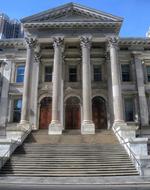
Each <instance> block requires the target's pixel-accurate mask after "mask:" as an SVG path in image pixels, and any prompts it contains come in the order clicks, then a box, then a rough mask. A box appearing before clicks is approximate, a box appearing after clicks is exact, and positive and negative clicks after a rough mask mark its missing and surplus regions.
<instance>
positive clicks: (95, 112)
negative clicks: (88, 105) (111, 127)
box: [92, 96, 107, 129]
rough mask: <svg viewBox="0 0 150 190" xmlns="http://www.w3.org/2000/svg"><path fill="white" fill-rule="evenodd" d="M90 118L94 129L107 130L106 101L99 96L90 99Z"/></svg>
mask: <svg viewBox="0 0 150 190" xmlns="http://www.w3.org/2000/svg"><path fill="white" fill-rule="evenodd" d="M92 118H93V122H94V124H95V129H107V112H106V101H105V100H104V99H103V98H102V97H100V96H96V97H94V98H93V99H92Z"/></svg>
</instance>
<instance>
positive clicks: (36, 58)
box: [34, 44, 41, 62]
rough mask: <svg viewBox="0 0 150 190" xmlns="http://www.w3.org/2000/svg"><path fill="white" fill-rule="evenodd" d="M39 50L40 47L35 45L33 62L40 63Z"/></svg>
mask: <svg viewBox="0 0 150 190" xmlns="http://www.w3.org/2000/svg"><path fill="white" fill-rule="evenodd" d="M40 51H41V49H40V45H39V44H37V45H36V46H35V49H34V59H35V62H40V59H41V52H40Z"/></svg>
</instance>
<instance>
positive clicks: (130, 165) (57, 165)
mask: <svg viewBox="0 0 150 190" xmlns="http://www.w3.org/2000/svg"><path fill="white" fill-rule="evenodd" d="M10 166H11V167H16V168H17V167H18V168H19V167H20V168H21V167H24V166H25V167H26V168H28V167H35V166H36V168H40V167H43V168H45V167H50V168H58V167H60V168H64V167H71V168H73V167H76V168H81V167H82V168H83V167H88V168H95V167H96V168H97V167H101V168H103V167H109V168H119V167H120V166H119V165H118V163H117V164H82V165H80V164H78V163H76V164H62V163H61V164H57V163H54V164H40V165H37V164H32V163H31V164H23V163H22V164H18V163H16V164H9V163H7V164H6V165H5V168H6V167H10ZM123 167H125V168H128V167H134V165H133V164H127V163H126V164H123Z"/></svg>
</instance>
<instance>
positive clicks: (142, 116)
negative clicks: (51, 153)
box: [0, 3, 150, 134]
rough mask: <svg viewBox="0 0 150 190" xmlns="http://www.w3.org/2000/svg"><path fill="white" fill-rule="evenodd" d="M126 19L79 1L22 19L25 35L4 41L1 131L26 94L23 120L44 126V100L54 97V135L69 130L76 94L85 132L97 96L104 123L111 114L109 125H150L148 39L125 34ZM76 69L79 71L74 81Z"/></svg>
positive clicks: (0, 45)
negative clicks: (122, 34) (70, 109)
mask: <svg viewBox="0 0 150 190" xmlns="http://www.w3.org/2000/svg"><path fill="white" fill-rule="evenodd" d="M122 21H123V19H122V18H119V17H116V16H112V15H109V14H105V13H103V12H100V11H96V10H93V9H90V8H87V7H83V6H80V5H77V4H73V3H69V4H66V5H64V6H61V7H58V8H55V9H52V10H48V11H45V12H42V13H40V14H36V15H33V16H30V17H27V18H24V19H22V20H21V22H22V24H23V26H24V30H25V38H24V39H9V40H1V41H0V126H1V129H2V131H3V130H4V129H5V127H6V126H11V125H13V123H14V122H16V120H15V119H14V114H15V113H16V114H19V108H15V102H16V101H17V100H20V99H22V106H21V116H20V122H19V123H18V127H20V128H24V127H25V126H27V125H29V126H32V129H33V130H37V129H39V128H40V122H41V121H40V119H41V117H42V116H41V101H42V100H43V99H44V98H46V97H47V98H48V97H51V99H52V106H51V113H50V117H51V119H50V120H49V124H48V126H47V128H48V133H49V134H62V131H63V130H65V129H66V125H67V124H66V123H67V118H66V113H67V112H66V107H67V101H68V99H69V98H70V97H77V98H78V100H79V103H78V104H79V106H80V108H79V109H80V112H79V114H80V116H79V117H80V119H79V120H80V121H79V122H80V129H81V133H82V134H94V133H95V129H96V125H98V124H96V122H97V121H96V119H95V120H94V119H93V118H94V117H96V116H93V113H92V110H93V109H95V108H94V107H93V100H94V98H96V97H97V98H101V100H103V102H104V105H105V108H106V113H105V116H102V115H100V116H98V117H102V118H101V119H100V120H99V122H100V123H99V125H100V127H98V129H101V127H102V128H103V126H102V125H103V121H101V120H104V118H105V119H106V128H107V129H109V128H111V127H112V126H113V125H118V124H119V125H126V126H127V125H133V126H137V125H138V126H140V128H141V129H142V130H143V131H144V130H149V119H150V109H149V105H150V71H149V68H150V39H149V38H120V37H119V31H120V28H121V25H122ZM19 66H25V70H24V82H20V81H19V82H17V77H18V73H17V69H18V67H19ZM49 66H51V67H52V70H53V71H52V73H50V72H49V73H48V74H47V76H48V77H50V76H51V74H52V81H50V80H49V81H47V80H46V72H47V71H46V67H49ZM70 68H75V70H72V71H71V69H70ZM95 68H100V69H95ZM20 69H21V68H20ZM49 69H50V67H49ZM73 71H75V72H76V73H74V74H72V73H71V72H73ZM19 72H20V73H19V74H20V77H21V71H19ZM71 74H72V75H76V76H74V77H75V78H76V79H75V81H72V80H74V79H71V77H72V75H71ZM69 77H70V78H69ZM17 109H18V110H17ZM14 112H15V113H14ZM97 112H98V111H97ZM95 113H96V111H95ZM96 114H97V113H96ZM68 117H69V115H68ZM76 117H77V116H76ZM43 120H44V119H43Z"/></svg>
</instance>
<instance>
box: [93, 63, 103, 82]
mask: <svg viewBox="0 0 150 190" xmlns="http://www.w3.org/2000/svg"><path fill="white" fill-rule="evenodd" d="M93 73H94V81H101V80H102V71H101V66H100V65H97V66H95V65H94V67H93Z"/></svg>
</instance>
